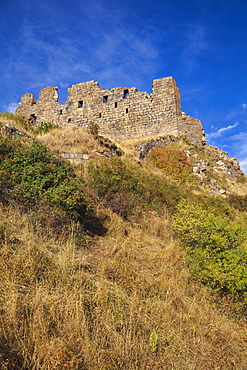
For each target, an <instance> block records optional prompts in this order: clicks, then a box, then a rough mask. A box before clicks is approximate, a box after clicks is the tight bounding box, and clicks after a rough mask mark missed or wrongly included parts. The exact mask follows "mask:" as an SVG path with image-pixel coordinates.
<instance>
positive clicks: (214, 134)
mask: <svg viewBox="0 0 247 370" xmlns="http://www.w3.org/2000/svg"><path fill="white" fill-rule="evenodd" d="M238 124H239V122H236V123H234V125H229V126H227V127H222V128H220V129H219V130H217V131H215V132H212V133H210V134H207V135H206V136H207V139H208V140H210V139H215V138H217V137H219V136H221V135H223V134H224V133H225V132H226V131H229V130H232V129H233V128H235V127H236V126H237V125H238Z"/></svg>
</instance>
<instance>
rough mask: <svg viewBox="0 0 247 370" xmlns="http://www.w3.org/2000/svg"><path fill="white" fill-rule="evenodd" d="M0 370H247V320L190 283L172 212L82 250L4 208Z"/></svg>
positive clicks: (112, 223)
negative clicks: (223, 310) (221, 307)
mask: <svg viewBox="0 0 247 370" xmlns="http://www.w3.org/2000/svg"><path fill="white" fill-rule="evenodd" d="M0 216H1V218H0V220H1V221H0V230H1V242H2V247H1V250H0V251H1V260H0V261H1V262H0V269H1V270H0V271H1V295H0V303H1V311H0V333H1V336H0V338H1V339H0V346H1V351H0V358H1V361H0V363H1V365H0V369H5V370H6V369H8V370H10V369H17V370H18V369H24V368H25V369H34V370H40V369H41V370H47V369H49V370H50V369H78V370H79V369H97V370H98V369H104V370H110V369H135V370H137V369H138V370H139V369H157V370H158V369H205V370H206V369H246V368H247V348H246V339H247V337H246V334H247V328H246V323H245V322H238V321H237V320H235V321H234V320H233V319H230V318H229V317H227V316H226V315H224V314H220V312H219V311H218V309H217V307H216V306H215V305H214V304H213V303H212V300H211V297H210V294H209V292H208V291H207V290H205V289H203V288H202V287H201V286H200V285H197V284H195V283H194V282H193V281H192V280H191V276H190V273H189V271H188V269H187V267H186V265H185V262H184V256H183V251H182V249H181V247H180V245H179V244H178V242H177V241H176V240H174V239H173V236H172V233H171V231H170V219H169V216H168V215H167V214H163V215H158V214H156V213H154V212H152V213H149V214H145V215H144V216H142V218H140V217H139V220H138V221H139V222H138V223H137V222H136V220H135V219H134V218H133V220H135V222H134V221H133V222H129V223H127V222H125V221H124V220H123V219H121V218H120V217H119V216H117V215H116V214H113V213H112V212H111V211H110V210H106V209H101V210H99V211H98V216H101V217H103V216H104V219H105V226H106V227H107V229H108V232H107V234H106V235H105V236H102V237H97V238H93V239H92V240H91V243H90V244H88V243H87V245H83V244H81V245H80V246H78V243H77V246H76V244H75V242H74V237H73V232H71V237H70V238H67V239H66V240H64V239H63V238H62V237H61V238H60V239H56V240H55V239H52V238H47V237H46V238H44V237H42V236H40V235H37V234H35V232H34V231H33V229H32V227H31V225H30V224H29V222H28V219H27V217H26V216H23V215H20V214H19V213H18V212H17V211H16V210H13V209H11V208H8V209H3V208H1V210H0Z"/></svg>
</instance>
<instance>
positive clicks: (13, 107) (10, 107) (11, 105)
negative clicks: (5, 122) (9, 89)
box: [6, 103, 18, 113]
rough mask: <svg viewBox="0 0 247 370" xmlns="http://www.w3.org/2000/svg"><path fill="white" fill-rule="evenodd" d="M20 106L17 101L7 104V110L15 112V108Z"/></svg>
mask: <svg viewBox="0 0 247 370" xmlns="http://www.w3.org/2000/svg"><path fill="white" fill-rule="evenodd" d="M17 107H18V104H17V103H10V104H9V105H8V106H7V109H6V111H7V112H11V113H15V110H16V108H17Z"/></svg>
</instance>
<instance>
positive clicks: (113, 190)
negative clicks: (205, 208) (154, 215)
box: [88, 158, 181, 218]
mask: <svg viewBox="0 0 247 370" xmlns="http://www.w3.org/2000/svg"><path fill="white" fill-rule="evenodd" d="M88 170H89V184H90V186H91V187H92V188H93V189H94V191H95V193H96V194H97V196H98V197H99V199H100V200H101V201H104V204H105V205H107V206H109V207H110V208H112V209H113V210H114V211H115V212H116V213H118V214H120V215H122V216H124V217H125V218H128V217H129V216H131V214H133V213H134V212H135V211H136V210H138V209H139V210H141V211H145V210H156V211H162V209H164V208H168V209H169V210H174V209H175V206H176V204H177V202H178V200H179V199H180V197H181V191H180V190H179V189H178V187H177V186H175V185H169V184H168V183H167V182H166V181H165V179H164V178H163V177H160V176H155V175H153V174H152V173H149V172H147V171H145V170H144V169H143V168H141V167H140V166H138V165H137V164H133V163H131V162H129V161H127V160H125V161H124V160H122V159H120V158H112V159H110V160H109V159H108V160H102V161H101V162H99V163H91V165H90V166H89V168H88Z"/></svg>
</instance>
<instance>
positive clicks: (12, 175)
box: [0, 138, 92, 216]
mask: <svg viewBox="0 0 247 370" xmlns="http://www.w3.org/2000/svg"><path fill="white" fill-rule="evenodd" d="M0 181H1V182H4V183H7V184H8V187H9V188H10V189H11V193H12V196H13V197H15V199H18V200H19V202H21V203H22V204H25V205H26V206H28V207H29V206H32V205H35V204H37V202H44V203H46V204H49V205H51V206H58V207H62V208H63V209H64V210H66V211H70V212H73V213H74V215H75V216H76V215H77V216H83V215H85V214H87V213H90V212H91V210H92V201H91V200H90V199H89V198H88V197H87V196H86V194H85V185H84V184H83V183H82V182H81V181H79V180H78V178H77V177H76V176H75V174H74V172H73V170H72V167H71V166H70V164H69V163H66V162H65V161H62V160H61V159H60V158H59V157H58V156H56V155H55V154H51V153H50V152H49V151H48V150H47V149H46V147H45V145H44V144H41V143H40V142H32V143H31V144H29V145H22V144H21V143H20V142H18V141H17V140H13V139H12V140H10V139H4V138H0Z"/></svg>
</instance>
